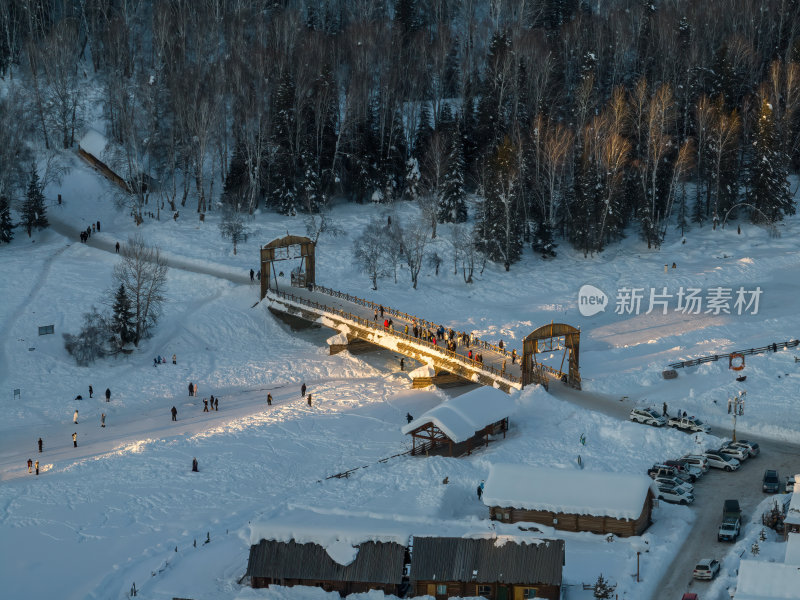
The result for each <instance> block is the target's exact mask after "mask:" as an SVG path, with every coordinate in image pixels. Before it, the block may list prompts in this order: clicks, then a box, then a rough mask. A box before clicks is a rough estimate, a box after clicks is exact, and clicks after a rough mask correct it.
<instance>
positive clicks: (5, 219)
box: [0, 196, 14, 244]
mask: <svg viewBox="0 0 800 600" xmlns="http://www.w3.org/2000/svg"><path fill="white" fill-rule="evenodd" d="M13 239H14V223H12V222H11V209H10V207H9V205H8V198H6V197H5V196H0V243H4V244H10V243H11V240H13Z"/></svg>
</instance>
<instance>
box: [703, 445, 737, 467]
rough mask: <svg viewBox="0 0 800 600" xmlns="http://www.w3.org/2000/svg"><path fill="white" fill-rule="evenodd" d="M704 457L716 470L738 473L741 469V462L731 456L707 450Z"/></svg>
mask: <svg viewBox="0 0 800 600" xmlns="http://www.w3.org/2000/svg"><path fill="white" fill-rule="evenodd" d="M704 456H705V457H706V460H707V461H708V465H709V466H710V467H714V468H715V469H725V470H726V471H736V470H737V469H738V468H739V464H740V463H739V461H738V460H736V459H735V458H733V457H731V456H725V455H724V454H721V453H720V452H717V451H716V450H706V451H705V454H704Z"/></svg>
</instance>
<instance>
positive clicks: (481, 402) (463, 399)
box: [403, 387, 516, 442]
mask: <svg viewBox="0 0 800 600" xmlns="http://www.w3.org/2000/svg"><path fill="white" fill-rule="evenodd" d="M515 407H516V404H515V403H514V401H513V400H512V399H511V398H510V397H509V395H508V394H506V393H505V392H503V391H502V390H498V389H495V388H492V387H480V388H478V389H476V390H473V391H471V392H467V393H466V394H461V395H460V396H457V397H455V398H451V399H450V400H448V401H446V402H442V403H441V404H440V405H438V406H434V407H433V408H432V409H431V410H429V411H428V412H426V413H424V414H423V415H422V416H421V417H418V418H416V419H414V420H413V421H411V423H409V424H408V425H406V426H405V427H403V433H410V432H412V431H414V430H415V429H417V428H418V427H422V426H423V425H427V424H428V423H433V424H434V425H436V426H437V427H438V428H439V429H441V430H442V431H443V432H444V433H445V435H447V437H448V438H450V439H451V440H453V441H454V442H463V441H466V440H468V439H469V438H471V437H472V436H473V435H475V432H476V431H480V430H481V429H483V428H484V427H486V426H487V425H491V424H492V423H496V422H497V421H502V420H503V419H505V418H506V417H508V416H510V415H511V414H512V413H513V412H514V410H515Z"/></svg>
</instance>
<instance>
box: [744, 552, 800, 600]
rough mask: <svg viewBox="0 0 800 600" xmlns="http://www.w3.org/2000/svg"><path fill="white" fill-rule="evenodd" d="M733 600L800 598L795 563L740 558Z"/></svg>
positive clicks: (799, 571) (799, 584)
mask: <svg viewBox="0 0 800 600" xmlns="http://www.w3.org/2000/svg"><path fill="white" fill-rule="evenodd" d="M733 598H734V600H786V599H789V598H795V599H797V598H800V569H798V568H797V566H795V565H786V564H783V563H771V562H764V561H760V560H746V559H745V560H742V561H741V562H740V563H739V579H738V581H737V582H736V595H735V596H734V597H733Z"/></svg>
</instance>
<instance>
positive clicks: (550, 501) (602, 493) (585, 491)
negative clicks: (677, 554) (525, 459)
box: [483, 464, 651, 519]
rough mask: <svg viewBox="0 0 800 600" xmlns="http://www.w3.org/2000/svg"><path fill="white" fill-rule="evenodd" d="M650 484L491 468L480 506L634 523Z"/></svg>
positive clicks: (630, 478) (639, 479)
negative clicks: (609, 518) (508, 507)
mask: <svg viewBox="0 0 800 600" xmlns="http://www.w3.org/2000/svg"><path fill="white" fill-rule="evenodd" d="M650 483H651V482H650V479H649V478H648V477H645V476H644V475H631V474H627V473H600V472H593V471H583V470H581V471H577V470H569V469H551V468H541V467H529V466H524V465H511V464H495V465H492V467H491V469H490V471H489V477H488V478H487V480H486V486H485V489H484V492H483V503H484V504H486V505H487V506H512V507H514V508H524V509H528V510H543V511H550V512H556V513H558V512H560V513H567V514H579V515H593V516H598V517H613V518H616V519H637V518H638V517H639V515H640V514H642V507H643V506H644V503H645V500H646V498H647V492H648V490H649V489H650Z"/></svg>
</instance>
